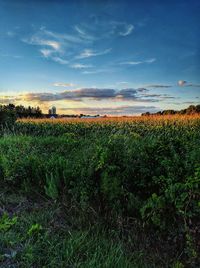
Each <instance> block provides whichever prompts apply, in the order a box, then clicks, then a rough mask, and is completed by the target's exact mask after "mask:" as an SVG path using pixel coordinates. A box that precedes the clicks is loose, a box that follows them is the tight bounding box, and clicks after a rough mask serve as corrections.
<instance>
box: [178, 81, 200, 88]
mask: <svg viewBox="0 0 200 268" xmlns="http://www.w3.org/2000/svg"><path fill="white" fill-rule="evenodd" d="M178 86H180V87H200V84H194V83H189V82H187V81H185V80H179V81H178Z"/></svg>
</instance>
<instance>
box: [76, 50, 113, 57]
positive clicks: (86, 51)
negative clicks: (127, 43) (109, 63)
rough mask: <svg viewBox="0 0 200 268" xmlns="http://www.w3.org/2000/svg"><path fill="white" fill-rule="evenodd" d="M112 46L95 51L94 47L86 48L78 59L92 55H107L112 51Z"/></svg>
mask: <svg viewBox="0 0 200 268" xmlns="http://www.w3.org/2000/svg"><path fill="white" fill-rule="evenodd" d="M111 50H112V49H111V48H108V49H105V50H103V51H95V50H92V49H84V50H83V51H82V52H81V53H80V55H78V56H76V58H77V59H84V58H90V57H95V56H100V55H105V54H108V53H109V52H111Z"/></svg>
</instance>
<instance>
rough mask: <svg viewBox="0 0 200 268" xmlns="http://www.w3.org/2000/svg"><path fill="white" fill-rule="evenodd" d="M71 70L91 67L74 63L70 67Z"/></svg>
mask: <svg viewBox="0 0 200 268" xmlns="http://www.w3.org/2000/svg"><path fill="white" fill-rule="evenodd" d="M70 67H71V68H73V69H87V68H91V67H93V66H92V65H91V64H82V63H74V64H71V65H70Z"/></svg>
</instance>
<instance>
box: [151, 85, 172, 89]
mask: <svg viewBox="0 0 200 268" xmlns="http://www.w3.org/2000/svg"><path fill="white" fill-rule="evenodd" d="M146 87H147V88H170V87H172V86H171V85H162V84H153V85H146Z"/></svg>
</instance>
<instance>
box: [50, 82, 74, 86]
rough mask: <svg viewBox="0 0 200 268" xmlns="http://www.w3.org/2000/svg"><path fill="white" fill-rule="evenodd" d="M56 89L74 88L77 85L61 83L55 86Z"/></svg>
mask: <svg viewBox="0 0 200 268" xmlns="http://www.w3.org/2000/svg"><path fill="white" fill-rule="evenodd" d="M53 85H54V87H74V86H75V85H74V84H72V83H61V82H57V83H54V84H53Z"/></svg>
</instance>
